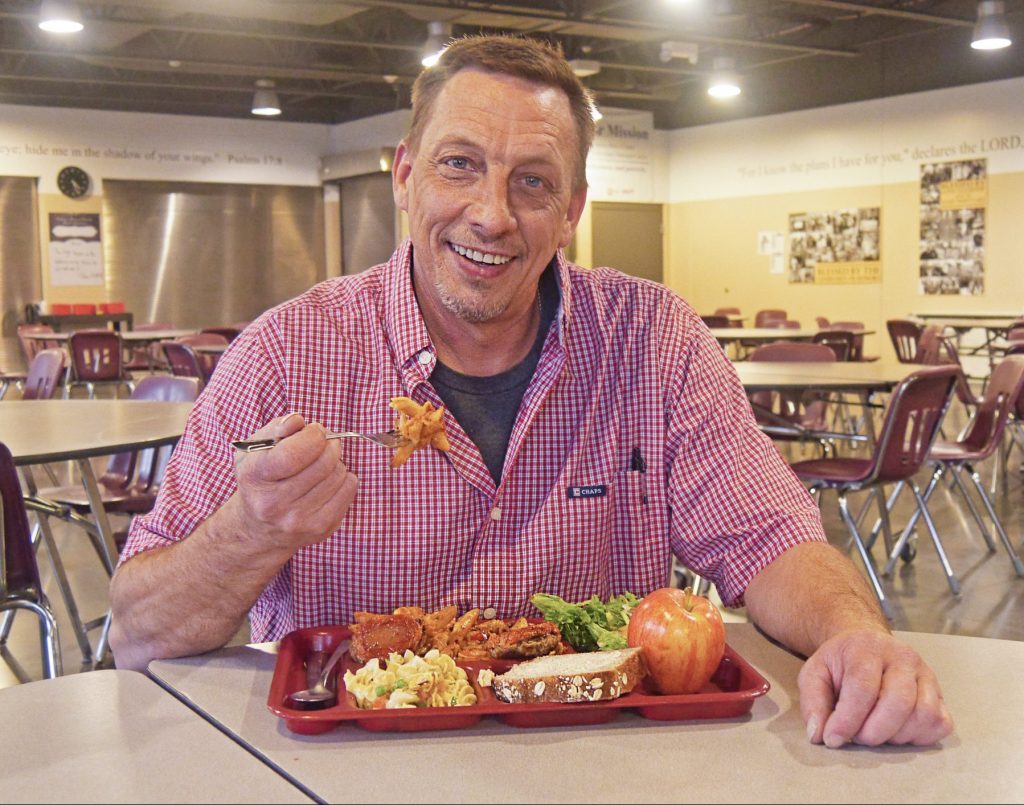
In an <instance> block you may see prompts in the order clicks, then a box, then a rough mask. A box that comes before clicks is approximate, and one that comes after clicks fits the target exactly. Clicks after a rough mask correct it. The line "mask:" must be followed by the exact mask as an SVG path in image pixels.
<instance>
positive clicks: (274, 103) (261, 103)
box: [252, 78, 281, 117]
mask: <svg viewBox="0 0 1024 805" xmlns="http://www.w3.org/2000/svg"><path fill="white" fill-rule="evenodd" d="M252 113H253V114H254V115H263V116H264V117H274V116H275V115H279V114H281V101H280V100H278V97H277V93H276V92H275V91H274V82H273V81H269V80H267V79H265V78H261V79H260V80H259V81H257V82H256V92H255V93H254V94H253V96H252Z"/></svg>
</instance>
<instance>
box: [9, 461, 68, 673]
mask: <svg viewBox="0 0 1024 805" xmlns="http://www.w3.org/2000/svg"><path fill="white" fill-rule="evenodd" d="M18 610H28V611H29V612H32V613H33V614H34V615H35V616H36V617H37V618H38V619H39V644H40V656H41V658H42V664H43V676H44V677H46V678H47V679H52V678H53V677H56V676H60V675H61V674H62V673H63V665H62V661H61V653H60V634H59V630H58V628H57V619H56V618H55V617H54V614H53V610H52V609H51V607H50V602H49V600H48V599H47V597H46V594H45V593H44V592H43V587H42V582H41V581H40V578H39V568H38V566H37V564H36V555H35V548H34V547H33V545H32V537H31V532H30V530H29V525H28V516H27V513H26V511H25V507H24V506H23V504H22V495H21V483H20V481H19V480H18V473H17V469H16V467H15V465H14V459H13V458H12V457H11V452H10V451H9V450H8V449H7V445H5V444H3V443H2V442H0V612H3V613H4V614H5V616H7V614H8V613H11V616H13V614H15V613H17V611H18ZM10 619H11V617H7V623H6V624H5V626H7V625H8V624H9V622H10ZM6 632H7V630H6V629H5V631H4V634H3V635H2V638H0V645H4V644H6V641H7V633H6Z"/></svg>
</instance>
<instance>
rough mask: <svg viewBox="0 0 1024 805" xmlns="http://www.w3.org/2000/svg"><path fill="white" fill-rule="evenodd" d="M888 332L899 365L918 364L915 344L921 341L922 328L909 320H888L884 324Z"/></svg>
mask: <svg viewBox="0 0 1024 805" xmlns="http://www.w3.org/2000/svg"><path fill="white" fill-rule="evenodd" d="M885 328H886V329H887V330H888V331H889V340H890V341H892V346H893V349H895V350H896V359H897V360H898V361H899V362H900V363H918V360H917V344H918V342H919V341H920V340H921V333H922V331H923V330H924V328H923V327H922V326H921V325H920V324H918V323H917V322H916V321H911V320H910V319H889V320H888V321H887V322H886V323H885Z"/></svg>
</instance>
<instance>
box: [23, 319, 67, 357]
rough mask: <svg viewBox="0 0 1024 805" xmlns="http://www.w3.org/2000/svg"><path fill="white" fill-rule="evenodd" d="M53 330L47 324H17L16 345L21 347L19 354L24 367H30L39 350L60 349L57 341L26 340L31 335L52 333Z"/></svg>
mask: <svg viewBox="0 0 1024 805" xmlns="http://www.w3.org/2000/svg"><path fill="white" fill-rule="evenodd" d="M52 332H53V328H52V327H51V326H50V325H49V324H19V325H18V343H19V344H20V345H21V354H22V357H24V359H25V366H31V365H32V359H33V358H34V357H35V356H36V353H37V352H39V350H41V349H60V343H59V342H57V341H41V340H39V339H37V338H27V337H26V336H28V335H29V334H31V333H35V334H39V333H52Z"/></svg>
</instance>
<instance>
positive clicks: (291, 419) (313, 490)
mask: <svg viewBox="0 0 1024 805" xmlns="http://www.w3.org/2000/svg"><path fill="white" fill-rule="evenodd" d="M325 436H326V431H325V430H324V428H323V426H321V425H319V424H312V425H306V423H305V421H304V420H303V418H302V417H301V416H300V415H299V414H289V415H288V416H286V417H283V418H280V419H275V420H272V421H271V422H270V423H268V424H267V425H265V426H264V427H263V428H261V429H260V430H258V431H257V432H256V433H254V434H253V437H254V438H258V439H259V438H270V437H274V438H278V439H281V442H280V443H279V444H277V445H276V446H275V447H274V448H273V449H271V450H264V451H260V452H256V453H240V454H239V456H238V457H237V458H236V461H235V473H236V475H237V477H238V494H237V495H236V496H235V498H234V499H233V501H232V502H233V503H234V504H235V506H234V508H235V514H236V516H237V517H238V518H239V519H240V521H241V522H242V523H243V524H244V526H245V528H246V531H247V533H249V534H251V535H265V536H266V537H267V538H268V539H269V540H271V541H272V542H274V543H277V544H281V543H284V544H288V545H290V546H292V550H297V549H298V548H300V547H302V546H303V545H312V544H314V543H317V542H320V541H322V540H324V539H326V538H327V537H328V536H330V534H331V533H332V532H333V531H334V530H335V529H336V528H337V527H338V524H339V523H340V522H341V520H342V518H343V517H344V516H345V512H347V511H348V508H349V506H351V505H352V501H353V500H354V499H355V496H356V490H357V489H358V486H359V481H358V479H357V478H356V476H355V475H353V474H352V473H351V472H349V470H348V467H346V466H345V465H344V464H343V463H342V461H341V445H340V443H339V442H338V441H337V440H334V441H328V440H327V439H326V438H325Z"/></svg>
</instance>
